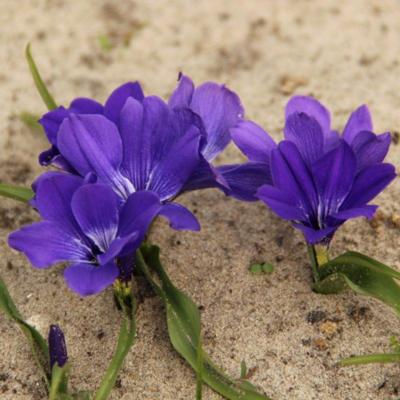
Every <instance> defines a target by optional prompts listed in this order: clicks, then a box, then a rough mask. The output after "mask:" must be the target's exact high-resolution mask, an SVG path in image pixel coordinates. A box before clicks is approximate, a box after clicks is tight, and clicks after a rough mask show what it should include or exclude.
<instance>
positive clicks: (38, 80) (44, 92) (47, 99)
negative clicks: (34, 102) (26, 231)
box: [25, 43, 57, 110]
mask: <svg viewBox="0 0 400 400" xmlns="http://www.w3.org/2000/svg"><path fill="white" fill-rule="evenodd" d="M25 56H26V60H27V61H28V65H29V69H30V71H31V75H32V78H33V81H34V82H35V86H36V88H37V90H38V92H39V94H40V97H41V98H42V100H43V102H44V104H46V107H47V109H48V110H54V109H55V108H57V103H56V102H55V101H54V99H53V97H52V95H51V94H50V92H49V91H48V89H47V86H46V84H45V83H44V81H43V79H42V77H41V76H40V73H39V70H38V68H37V66H36V63H35V61H34V59H33V57H32V53H31V45H30V43H28V44H27V46H26V49H25Z"/></svg>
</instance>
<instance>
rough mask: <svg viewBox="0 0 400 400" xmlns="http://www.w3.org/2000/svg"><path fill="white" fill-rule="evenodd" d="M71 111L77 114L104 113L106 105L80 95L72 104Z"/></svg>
mask: <svg viewBox="0 0 400 400" xmlns="http://www.w3.org/2000/svg"><path fill="white" fill-rule="evenodd" d="M69 111H70V112H73V113H75V114H103V112H104V107H103V105H102V104H100V103H98V102H97V101H95V100H92V99H89V98H86V97H78V98H77V99H75V100H73V101H72V103H71V104H70V106H69Z"/></svg>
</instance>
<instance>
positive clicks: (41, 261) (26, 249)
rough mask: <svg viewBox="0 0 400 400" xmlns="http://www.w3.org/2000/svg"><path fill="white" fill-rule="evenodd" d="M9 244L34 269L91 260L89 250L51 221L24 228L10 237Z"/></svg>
mask: <svg viewBox="0 0 400 400" xmlns="http://www.w3.org/2000/svg"><path fill="white" fill-rule="evenodd" d="M8 244H9V246H10V247H12V248H13V249H15V250H18V251H21V252H22V253H24V254H25V255H26V256H27V257H28V258H29V261H30V262H31V263H32V265H33V266H34V267H37V268H47V267H50V266H51V265H53V264H55V263H58V262H61V261H75V262H76V261H81V260H87V259H88V258H89V255H90V253H89V249H88V248H86V247H85V246H84V245H83V244H82V243H81V242H80V241H79V240H78V239H77V238H76V237H74V236H71V235H70V234H69V233H67V232H66V231H65V230H64V229H63V227H61V226H59V225H57V224H55V223H54V222H50V221H43V222H37V223H34V224H32V225H28V226H25V227H22V228H21V229H20V230H19V231H16V232H13V233H12V234H11V235H10V236H9V237H8Z"/></svg>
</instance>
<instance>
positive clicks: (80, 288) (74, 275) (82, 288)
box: [64, 262, 119, 296]
mask: <svg viewBox="0 0 400 400" xmlns="http://www.w3.org/2000/svg"><path fill="white" fill-rule="evenodd" d="M118 273H119V271H118V267H117V266H116V265H115V263H113V262H110V263H108V264H103V265H93V264H88V263H80V264H74V265H71V266H70V267H68V268H66V269H65V271H64V278H65V280H66V281H67V285H68V287H69V288H70V289H72V290H73V291H74V292H76V293H78V294H80V295H81V296H88V295H91V294H95V293H98V292H101V291H102V290H104V289H105V288H106V287H107V286H110V285H112V284H113V283H114V281H115V280H116V279H117V278H118Z"/></svg>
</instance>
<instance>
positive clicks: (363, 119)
mask: <svg viewBox="0 0 400 400" xmlns="http://www.w3.org/2000/svg"><path fill="white" fill-rule="evenodd" d="M372 130H373V128H372V119H371V114H370V112H369V110H368V107H367V106H366V105H362V106H360V107H358V108H357V110H355V111H353V113H352V114H351V115H350V118H349V120H348V121H347V123H346V126H345V128H344V130H343V139H344V140H346V142H347V143H349V144H351V143H352V142H353V140H354V138H355V137H356V136H357V134H358V133H359V132H361V131H370V132H372Z"/></svg>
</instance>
